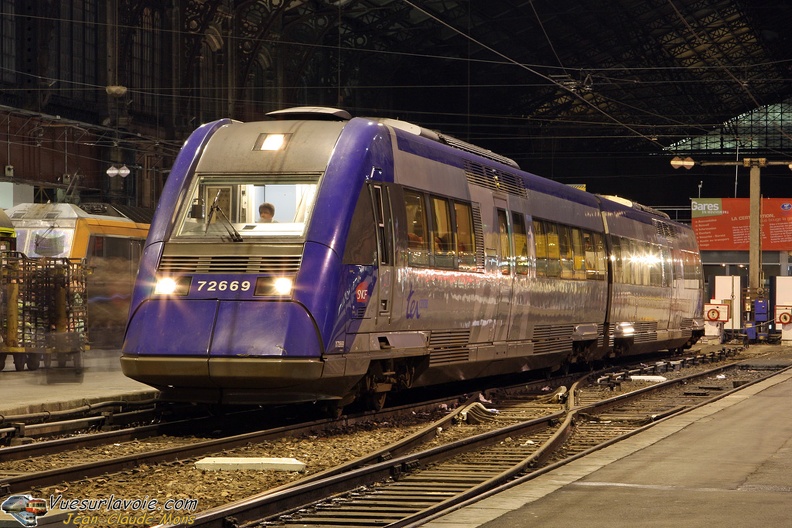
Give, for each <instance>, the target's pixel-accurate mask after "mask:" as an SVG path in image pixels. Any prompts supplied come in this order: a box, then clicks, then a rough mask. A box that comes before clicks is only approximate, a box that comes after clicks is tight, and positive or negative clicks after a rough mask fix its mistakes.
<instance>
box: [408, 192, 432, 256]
mask: <svg viewBox="0 0 792 528" xmlns="http://www.w3.org/2000/svg"><path fill="white" fill-rule="evenodd" d="M404 206H405V209H406V211H407V253H408V256H407V261H408V263H409V264H410V265H418V266H428V265H429V241H428V238H429V237H428V236H427V235H428V231H427V228H426V211H425V208H424V201H423V195H422V194H421V193H417V192H414V191H405V192H404Z"/></svg>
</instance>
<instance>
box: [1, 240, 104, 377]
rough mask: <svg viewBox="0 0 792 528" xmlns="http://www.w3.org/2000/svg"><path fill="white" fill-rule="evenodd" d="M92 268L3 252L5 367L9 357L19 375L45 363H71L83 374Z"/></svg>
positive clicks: (80, 262) (78, 262) (77, 262)
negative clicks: (88, 276) (89, 270)
mask: <svg viewBox="0 0 792 528" xmlns="http://www.w3.org/2000/svg"><path fill="white" fill-rule="evenodd" d="M87 275H88V270H87V267H86V265H85V261H84V260H82V259H67V258H28V257H27V256H25V255H24V254H23V253H20V252H16V251H9V252H3V253H0V368H2V367H4V366H5V360H6V358H7V356H8V355H10V356H12V357H13V360H14V361H13V362H14V368H15V369H16V370H17V371H20V370H23V369H24V368H25V367H27V369H28V370H36V369H38V368H39V366H40V365H41V363H42V361H43V363H44V366H45V367H50V366H51V365H52V363H53V360H54V361H55V362H56V363H57V365H58V366H59V367H65V366H66V365H67V364H68V362H69V361H71V362H72V364H73V366H74V368H75V370H77V371H78V372H81V370H82V367H83V355H84V354H83V353H84V351H85V348H86V343H87V335H86V329H87V315H88V311H87V296H86V283H87Z"/></svg>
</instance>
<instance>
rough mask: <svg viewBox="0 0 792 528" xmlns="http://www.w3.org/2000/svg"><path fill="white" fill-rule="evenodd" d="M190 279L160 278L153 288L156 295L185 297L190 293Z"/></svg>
mask: <svg viewBox="0 0 792 528" xmlns="http://www.w3.org/2000/svg"><path fill="white" fill-rule="evenodd" d="M191 282H192V279H190V277H177V278H174V277H160V278H159V279H158V280H157V284H156V285H155V286H154V293H155V294H156V295H187V294H188V293H189V291H190V283H191Z"/></svg>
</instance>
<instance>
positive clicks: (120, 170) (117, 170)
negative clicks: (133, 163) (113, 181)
mask: <svg viewBox="0 0 792 528" xmlns="http://www.w3.org/2000/svg"><path fill="white" fill-rule="evenodd" d="M105 172H107V175H108V176H109V177H110V178H115V177H116V176H121V177H122V178H126V177H127V176H129V174H130V172H132V171H130V170H129V167H127V166H126V165H121V167H116V166H115V165H110V168H108V169H107V170H106V171H105Z"/></svg>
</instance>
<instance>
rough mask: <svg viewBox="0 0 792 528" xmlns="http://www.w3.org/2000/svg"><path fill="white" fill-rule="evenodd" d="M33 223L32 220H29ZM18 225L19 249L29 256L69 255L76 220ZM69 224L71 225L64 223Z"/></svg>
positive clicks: (17, 244)
mask: <svg viewBox="0 0 792 528" xmlns="http://www.w3.org/2000/svg"><path fill="white" fill-rule="evenodd" d="M29 223H32V222H29ZM35 224H37V225H27V226H24V227H17V243H16V246H17V251H21V252H22V253H24V254H25V255H27V256H28V257H53V258H55V257H69V256H70V254H71V249H72V243H73V240H74V221H70V222H69V221H62V220H61V221H60V222H59V223H58V224H47V223H45V222H43V221H41V222H35ZM63 224H69V225H63Z"/></svg>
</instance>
